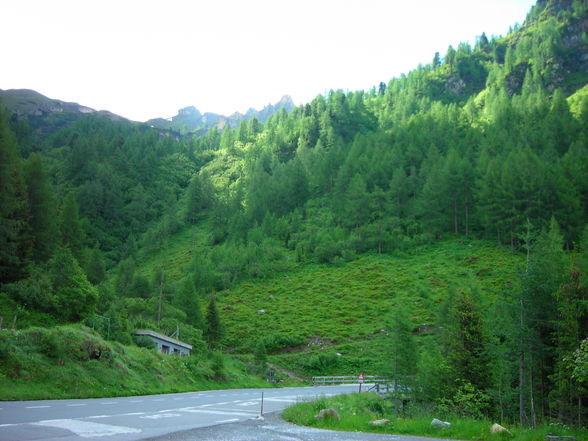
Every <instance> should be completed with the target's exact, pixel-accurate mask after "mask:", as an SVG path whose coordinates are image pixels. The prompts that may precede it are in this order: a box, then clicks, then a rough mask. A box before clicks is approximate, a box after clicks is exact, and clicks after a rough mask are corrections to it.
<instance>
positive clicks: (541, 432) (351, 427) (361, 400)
mask: <svg viewBox="0 0 588 441" xmlns="http://www.w3.org/2000/svg"><path fill="white" fill-rule="evenodd" d="M328 408H332V409H334V410H335V411H336V412H337V413H338V414H339V416H340V420H336V419H335V418H325V419H324V420H317V419H316V418H315V416H316V415H317V414H318V413H319V412H320V410H321V409H328ZM282 417H283V418H284V419H285V420H286V421H289V422H292V423H294V424H299V425H304V426H311V427H316V428H321V429H330V430H341V431H349V432H356V431H360V432H374V433H386V434H400V435H416V436H427V437H433V438H449V439H460V440H472V441H493V440H496V441H507V440H512V441H544V440H545V435H546V434H547V433H556V434H558V435H572V436H575V437H576V439H578V441H581V440H586V439H588V430H586V429H585V428H577V429H570V428H568V427H564V426H562V425H560V424H557V425H549V424H545V425H542V426H541V427H538V428H537V429H532V430H531V429H525V428H520V427H517V426H511V425H507V424H503V425H504V426H505V427H507V429H508V430H509V431H510V432H511V434H507V433H502V434H491V433H490V426H491V425H492V424H493V423H494V422H495V421H490V420H475V419H471V418H462V417H456V416H451V415H449V416H448V415H445V416H443V418H442V419H443V420H444V421H449V422H451V427H450V428H447V429H441V428H438V427H433V426H431V420H432V419H433V418H435V417H437V415H420V416H417V417H411V418H409V417H400V416H398V415H397V414H396V412H395V410H394V406H393V405H392V402H391V400H385V399H382V398H380V397H379V396H377V395H376V394H371V393H367V394H366V393H364V394H350V395H341V396H337V397H332V398H320V399H318V400H316V401H313V402H304V403H297V404H295V405H293V406H291V407H289V408H287V409H286V410H285V411H284V412H283V414H282ZM378 419H389V420H390V421H391V422H390V423H389V424H387V425H384V426H372V425H370V424H369V423H370V421H374V420H378Z"/></svg>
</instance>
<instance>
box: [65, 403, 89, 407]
mask: <svg viewBox="0 0 588 441" xmlns="http://www.w3.org/2000/svg"><path fill="white" fill-rule="evenodd" d="M80 406H87V404H81V403H80V404H68V405H67V407H80Z"/></svg>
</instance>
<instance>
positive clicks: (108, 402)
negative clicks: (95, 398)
mask: <svg viewBox="0 0 588 441" xmlns="http://www.w3.org/2000/svg"><path fill="white" fill-rule="evenodd" d="M100 404H116V401H104V402H102V403H100Z"/></svg>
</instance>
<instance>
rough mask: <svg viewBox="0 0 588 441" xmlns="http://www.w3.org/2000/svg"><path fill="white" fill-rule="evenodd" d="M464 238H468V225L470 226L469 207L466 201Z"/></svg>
mask: <svg viewBox="0 0 588 441" xmlns="http://www.w3.org/2000/svg"><path fill="white" fill-rule="evenodd" d="M464 210H465V237H468V234H469V224H470V206H469V205H468V202H467V200H466V203H465V206H464Z"/></svg>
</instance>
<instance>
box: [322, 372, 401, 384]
mask: <svg viewBox="0 0 588 441" xmlns="http://www.w3.org/2000/svg"><path fill="white" fill-rule="evenodd" d="M389 382H390V379H389V378H386V377H381V376H378V375H365V376H364V377H363V381H360V380H359V377H357V376H355V375H346V376H344V375H339V376H337V375H331V376H322V377H312V384H313V385H315V386H316V385H319V384H322V385H326V384H358V383H370V384H371V383H380V384H385V383H389Z"/></svg>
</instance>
